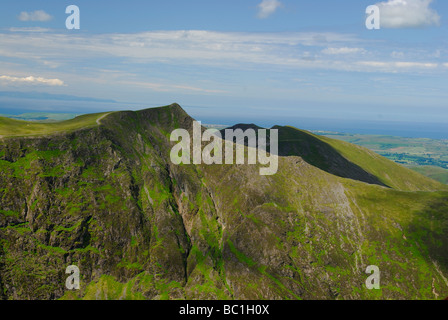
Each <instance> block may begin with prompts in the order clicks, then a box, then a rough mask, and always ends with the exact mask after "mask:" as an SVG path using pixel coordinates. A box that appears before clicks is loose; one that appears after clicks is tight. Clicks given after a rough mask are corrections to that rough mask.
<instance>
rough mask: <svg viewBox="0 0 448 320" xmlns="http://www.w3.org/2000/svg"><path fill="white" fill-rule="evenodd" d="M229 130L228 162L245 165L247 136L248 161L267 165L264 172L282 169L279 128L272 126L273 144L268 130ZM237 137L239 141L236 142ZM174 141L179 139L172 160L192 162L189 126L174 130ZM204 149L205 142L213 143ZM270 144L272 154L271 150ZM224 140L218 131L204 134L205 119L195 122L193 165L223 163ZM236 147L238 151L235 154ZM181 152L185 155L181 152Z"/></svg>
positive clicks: (226, 146)
mask: <svg viewBox="0 0 448 320" xmlns="http://www.w3.org/2000/svg"><path fill="white" fill-rule="evenodd" d="M257 131H258V132H255V130H254V129H247V130H246V131H243V130H242V129H235V130H234V129H226V130H225V141H224V145H225V147H224V164H244V163H245V146H244V141H245V138H247V146H248V148H247V163H248V164H257V161H258V163H259V164H261V165H265V166H267V167H261V168H260V175H273V174H275V173H277V170H278V130H277V129H269V131H270V132H269V144H267V138H266V137H267V131H268V130H267V129H258V130H257ZM235 139H236V143H234V142H233V141H234V140H235ZM170 140H171V141H172V142H177V141H179V140H181V141H180V142H179V143H178V144H176V145H175V146H174V147H173V148H172V149H171V154H170V158H171V162H172V163H174V164H176V165H178V164H181V163H182V164H190V163H191V157H190V150H191V137H190V133H189V132H188V131H187V130H185V129H176V130H174V131H173V132H172V133H171V137H170ZM210 140H213V141H211V142H210V143H209V144H208V145H206V146H205V147H204V149H203V150H202V142H209V141H210ZM267 145H269V151H270V152H269V153H268V152H267V151H266V150H267V148H266V147H267ZM222 146H223V139H222V135H221V133H220V132H219V131H218V130H215V129H207V130H205V131H204V133H202V127H201V122H198V121H193V148H192V149H193V164H201V163H204V164H207V165H210V164H223V148H222ZM234 148H236V153H235V157H234ZM179 153H181V155H179Z"/></svg>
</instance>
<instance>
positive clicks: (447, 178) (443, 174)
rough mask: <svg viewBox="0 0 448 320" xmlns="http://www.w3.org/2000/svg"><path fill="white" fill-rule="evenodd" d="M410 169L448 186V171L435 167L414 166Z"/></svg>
mask: <svg viewBox="0 0 448 320" xmlns="http://www.w3.org/2000/svg"><path fill="white" fill-rule="evenodd" d="M409 169H411V170H414V171H417V172H418V173H421V174H423V175H425V176H427V177H429V178H431V179H434V180H437V181H439V182H441V183H444V184H448V170H447V169H443V168H440V167H435V166H414V167H409Z"/></svg>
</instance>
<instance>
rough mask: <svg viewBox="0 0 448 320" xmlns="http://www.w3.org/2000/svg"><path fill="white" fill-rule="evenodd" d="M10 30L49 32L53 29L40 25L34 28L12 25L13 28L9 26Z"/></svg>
mask: <svg viewBox="0 0 448 320" xmlns="http://www.w3.org/2000/svg"><path fill="white" fill-rule="evenodd" d="M9 31H11V32H49V31H51V29H48V28H40V27H33V28H16V27H12V28H9Z"/></svg>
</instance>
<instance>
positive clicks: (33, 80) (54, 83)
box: [0, 76, 65, 87]
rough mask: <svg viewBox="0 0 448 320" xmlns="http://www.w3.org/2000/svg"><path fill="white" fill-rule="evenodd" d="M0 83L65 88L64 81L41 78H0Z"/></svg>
mask: <svg viewBox="0 0 448 320" xmlns="http://www.w3.org/2000/svg"><path fill="white" fill-rule="evenodd" d="M0 81H1V82H6V83H7V84H31V85H47V86H57V87H60V86H65V84H64V81H62V80H59V79H45V78H42V77H33V76H29V77H22V78H21V77H11V76H0Z"/></svg>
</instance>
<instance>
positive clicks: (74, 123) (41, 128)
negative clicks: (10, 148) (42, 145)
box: [0, 112, 107, 137]
mask: <svg viewBox="0 0 448 320" xmlns="http://www.w3.org/2000/svg"><path fill="white" fill-rule="evenodd" d="M106 114H107V112H105V113H94V114H85V115H82V116H79V117H76V118H74V119H71V120H66V121H60V122H54V123H38V122H31V121H21V120H14V119H9V118H4V117H0V136H4V137H14V136H16V137H17V136H38V135H47V134H52V133H56V132H66V131H73V130H78V129H82V128H86V127H91V126H95V125H97V120H98V119H100V118H101V117H102V116H104V115H106Z"/></svg>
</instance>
